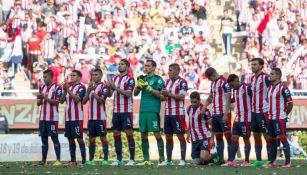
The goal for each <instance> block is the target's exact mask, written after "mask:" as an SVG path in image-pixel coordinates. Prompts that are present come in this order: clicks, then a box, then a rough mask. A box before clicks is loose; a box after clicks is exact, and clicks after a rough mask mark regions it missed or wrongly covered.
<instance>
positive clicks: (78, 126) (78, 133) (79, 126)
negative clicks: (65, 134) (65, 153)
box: [73, 120, 86, 164]
mask: <svg viewBox="0 0 307 175" xmlns="http://www.w3.org/2000/svg"><path fill="white" fill-rule="evenodd" d="M74 123H75V128H74V129H75V130H74V134H73V135H74V136H73V137H74V138H76V139H77V142H78V144H79V148H80V153H81V159H82V162H81V163H82V164H84V163H85V161H86V149H85V143H84V140H83V120H80V121H75V122H74Z"/></svg>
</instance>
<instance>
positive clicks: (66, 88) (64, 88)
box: [63, 82, 69, 92]
mask: <svg viewBox="0 0 307 175" xmlns="http://www.w3.org/2000/svg"><path fill="white" fill-rule="evenodd" d="M68 88H69V85H68V83H67V82H65V83H64V85H63V90H64V91H65V92H66V91H68Z"/></svg>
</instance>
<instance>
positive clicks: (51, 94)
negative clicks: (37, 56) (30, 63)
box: [37, 69, 62, 166]
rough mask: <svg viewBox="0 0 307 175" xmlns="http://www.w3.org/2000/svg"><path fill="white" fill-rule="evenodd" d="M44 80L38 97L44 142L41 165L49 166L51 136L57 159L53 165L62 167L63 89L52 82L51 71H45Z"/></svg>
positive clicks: (40, 126) (40, 124)
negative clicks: (61, 120) (48, 155)
mask: <svg viewBox="0 0 307 175" xmlns="http://www.w3.org/2000/svg"><path fill="white" fill-rule="evenodd" d="M43 79H44V83H45V84H44V85H42V86H41V87H40V88H39V93H38V95H37V105H38V106H41V110H40V121H39V131H40V136H41V140H42V161H41V162H40V163H39V165H43V166H44V165H47V161H46V160H47V153H48V136H50V137H51V139H52V141H53V145H54V150H55V154H56V159H57V160H56V161H55V162H54V164H53V165H55V166H58V165H61V161H60V154H61V146H60V142H59V139H58V121H59V110H58V106H59V100H60V97H61V95H62V88H61V87H60V86H58V85H57V84H56V83H54V82H53V81H52V80H53V72H52V71H51V70H49V69H48V70H45V71H44V75H43Z"/></svg>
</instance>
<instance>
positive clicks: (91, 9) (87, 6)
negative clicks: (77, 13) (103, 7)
mask: <svg viewBox="0 0 307 175" xmlns="http://www.w3.org/2000/svg"><path fill="white" fill-rule="evenodd" d="M82 7H83V10H84V12H86V13H88V16H89V17H90V18H92V19H95V6H94V4H93V3H84V4H83V5H82Z"/></svg>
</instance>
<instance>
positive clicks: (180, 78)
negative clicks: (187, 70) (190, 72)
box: [178, 77, 187, 83]
mask: <svg viewBox="0 0 307 175" xmlns="http://www.w3.org/2000/svg"><path fill="white" fill-rule="evenodd" d="M178 79H179V81H180V83H187V80H185V79H184V78H182V77H179V78H178Z"/></svg>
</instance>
